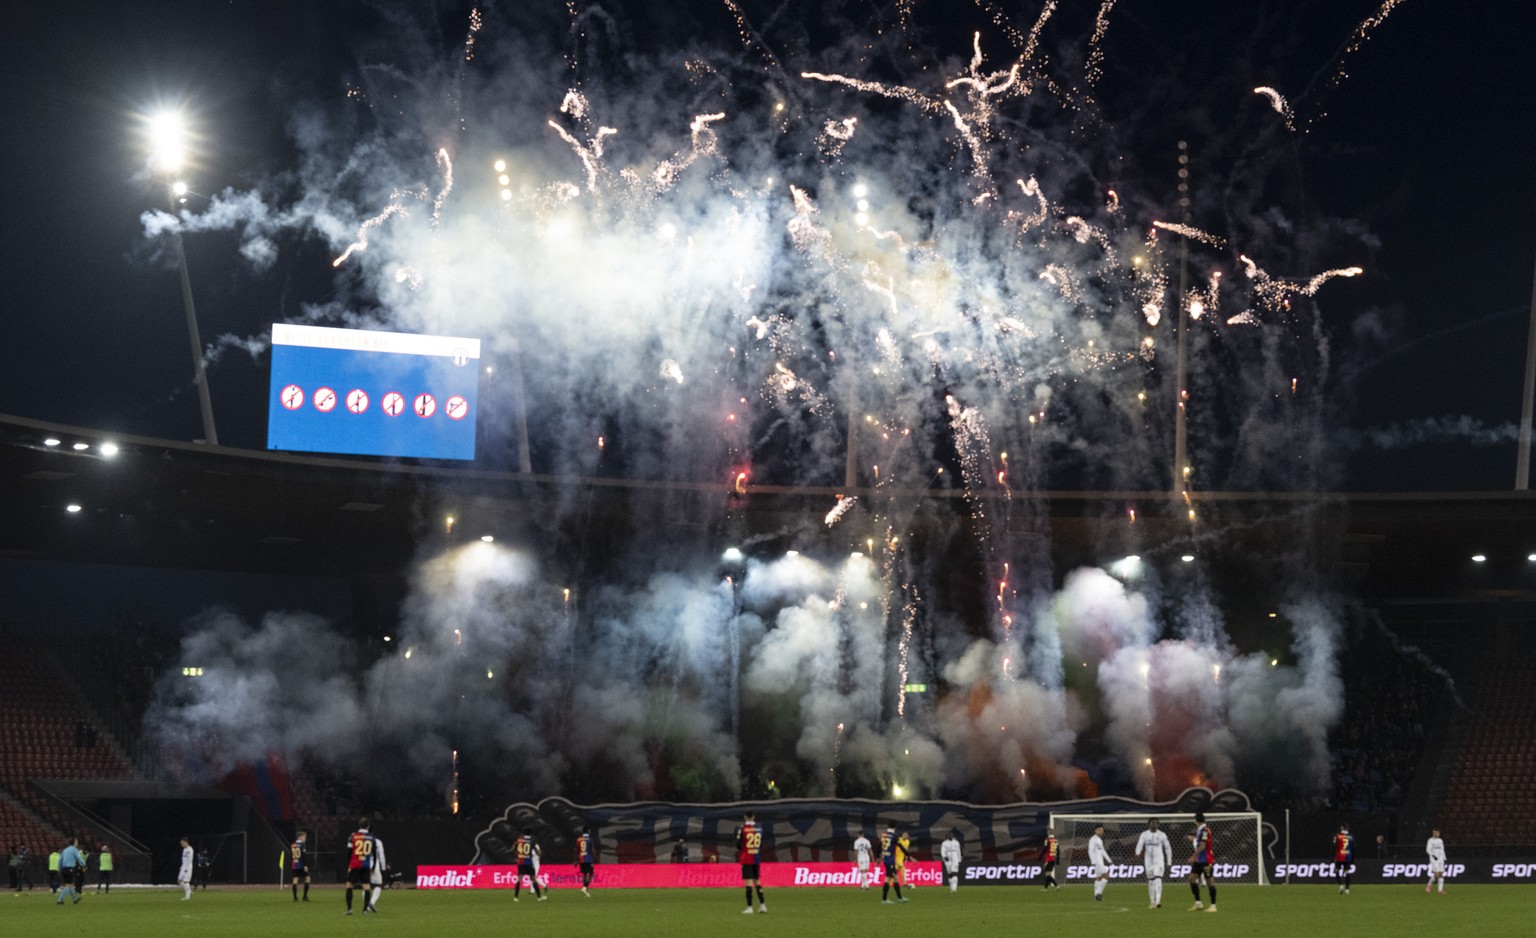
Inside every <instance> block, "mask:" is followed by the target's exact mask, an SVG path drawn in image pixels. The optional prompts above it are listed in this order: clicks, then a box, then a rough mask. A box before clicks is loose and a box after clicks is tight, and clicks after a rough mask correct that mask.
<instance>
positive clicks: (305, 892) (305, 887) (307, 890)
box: [304, 883, 309, 899]
mask: <svg viewBox="0 0 1536 938" xmlns="http://www.w3.org/2000/svg"><path fill="white" fill-rule="evenodd" d="M304 898H306V899H308V898H309V883H305V884H304Z"/></svg>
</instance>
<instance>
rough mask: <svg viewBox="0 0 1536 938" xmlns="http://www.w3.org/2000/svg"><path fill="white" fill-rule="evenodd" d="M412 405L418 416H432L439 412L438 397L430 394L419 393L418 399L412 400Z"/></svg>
mask: <svg viewBox="0 0 1536 938" xmlns="http://www.w3.org/2000/svg"><path fill="white" fill-rule="evenodd" d="M411 407H412V409H414V410H415V411H416V416H418V417H430V416H432V415H433V414H435V413H437V398H435V397H433V396H432V395H430V394H418V395H416V400H414V401H412V402H411Z"/></svg>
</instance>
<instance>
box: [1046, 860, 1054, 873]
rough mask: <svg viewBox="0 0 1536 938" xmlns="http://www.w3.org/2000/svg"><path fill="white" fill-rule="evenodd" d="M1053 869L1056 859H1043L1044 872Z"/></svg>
mask: <svg viewBox="0 0 1536 938" xmlns="http://www.w3.org/2000/svg"><path fill="white" fill-rule="evenodd" d="M1055 869H1056V861H1055V860H1046V861H1045V872H1047V873H1049V872H1052V871H1053V870H1055Z"/></svg>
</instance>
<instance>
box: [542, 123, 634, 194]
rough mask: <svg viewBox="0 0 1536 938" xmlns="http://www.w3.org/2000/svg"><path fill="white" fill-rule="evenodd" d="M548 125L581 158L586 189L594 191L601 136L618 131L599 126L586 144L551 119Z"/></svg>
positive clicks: (600, 152)
mask: <svg viewBox="0 0 1536 938" xmlns="http://www.w3.org/2000/svg"><path fill="white" fill-rule="evenodd" d="M549 126H550V127H551V128H553V129H554V131H555V133H557V134H559V135H560V139H562V140H564V141H565V142H566V143H567V144H569V145H570V147H571V149H572V150H574V151H576V156H577V157H579V158H580V159H581V165H582V166H583V167H585V168H586V171H587V191H588V192H592V193H596V192H597V174H598V170H599V168H600V162H599V161H600V160H602V158H603V138H604V137H610V136H612V135H614V134H616V133H618V131H617V130H615V129H614V128H612V127H599V128H598V129H597V134H596V135H595V136H593V138H592V144H591V145H590V146H587V145H585V144H583V143H582V142H581V141H580V140H577V139H576V138H575V137H573V136H571V135H570V134H569V133H567V132H566V129H565V128H564V127H561V126H560V125H559V124H557V123H555V122H554V121H553V120H551V121H550V122H549Z"/></svg>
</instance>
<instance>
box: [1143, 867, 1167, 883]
mask: <svg viewBox="0 0 1536 938" xmlns="http://www.w3.org/2000/svg"><path fill="white" fill-rule="evenodd" d="M1165 872H1167V871H1166V870H1164V869H1163V865H1162V864H1161V863H1159V864H1157V865H1155V866H1154V865H1153V864H1151V863H1148V864H1147V879H1162V878H1163V874H1164V873H1165Z"/></svg>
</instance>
